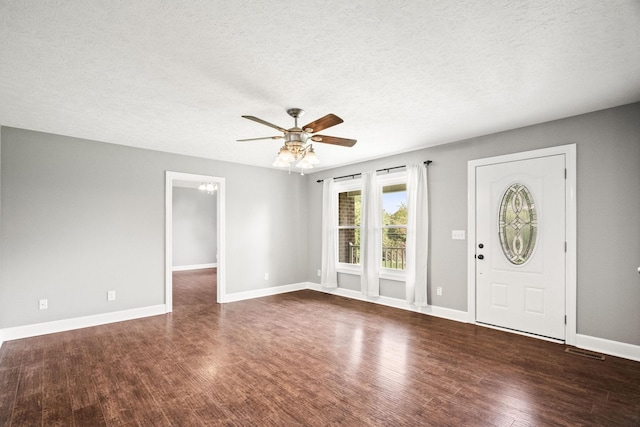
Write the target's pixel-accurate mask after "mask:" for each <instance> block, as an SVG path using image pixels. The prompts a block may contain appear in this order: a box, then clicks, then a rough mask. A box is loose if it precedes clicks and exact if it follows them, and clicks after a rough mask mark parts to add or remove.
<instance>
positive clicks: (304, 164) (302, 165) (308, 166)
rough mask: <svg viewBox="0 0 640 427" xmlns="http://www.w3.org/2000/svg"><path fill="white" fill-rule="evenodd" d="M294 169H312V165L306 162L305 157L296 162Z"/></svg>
mask: <svg viewBox="0 0 640 427" xmlns="http://www.w3.org/2000/svg"><path fill="white" fill-rule="evenodd" d="M296 167H299V168H300V169H312V168H313V165H312V164H311V163H309V161H308V160H307V158H306V157H305V158H304V159H302V160H300V161H299V162H298V164H297V165H296Z"/></svg>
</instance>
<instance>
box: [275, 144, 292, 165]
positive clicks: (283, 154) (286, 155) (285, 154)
mask: <svg viewBox="0 0 640 427" xmlns="http://www.w3.org/2000/svg"><path fill="white" fill-rule="evenodd" d="M278 158H279V159H280V160H282V161H283V162H287V163H291V162H293V161H294V160H295V159H296V158H295V157H294V156H293V154H291V151H289V150H288V149H287V147H282V148H281V149H280V152H279V153H278Z"/></svg>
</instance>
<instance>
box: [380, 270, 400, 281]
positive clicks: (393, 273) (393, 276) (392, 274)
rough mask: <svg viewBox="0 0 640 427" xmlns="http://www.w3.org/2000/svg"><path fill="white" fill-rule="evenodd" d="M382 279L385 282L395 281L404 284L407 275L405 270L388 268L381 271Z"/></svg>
mask: <svg viewBox="0 0 640 427" xmlns="http://www.w3.org/2000/svg"><path fill="white" fill-rule="evenodd" d="M380 278H381V279H385V280H394V281H396V282H404V281H405V280H406V274H405V272H404V270H402V271H397V270H390V269H388V268H381V269H380Z"/></svg>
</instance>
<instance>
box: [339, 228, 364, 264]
mask: <svg viewBox="0 0 640 427" xmlns="http://www.w3.org/2000/svg"><path fill="white" fill-rule="evenodd" d="M338 261H339V262H344V263H347V264H360V228H341V229H340V230H338Z"/></svg>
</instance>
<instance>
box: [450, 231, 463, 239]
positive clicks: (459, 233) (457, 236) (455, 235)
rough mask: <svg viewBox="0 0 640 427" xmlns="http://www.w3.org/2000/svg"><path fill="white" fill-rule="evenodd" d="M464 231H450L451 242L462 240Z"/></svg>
mask: <svg viewBox="0 0 640 427" xmlns="http://www.w3.org/2000/svg"><path fill="white" fill-rule="evenodd" d="M464 234H465V233H464V230H451V238H452V239H453V240H464V239H465V237H464Z"/></svg>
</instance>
